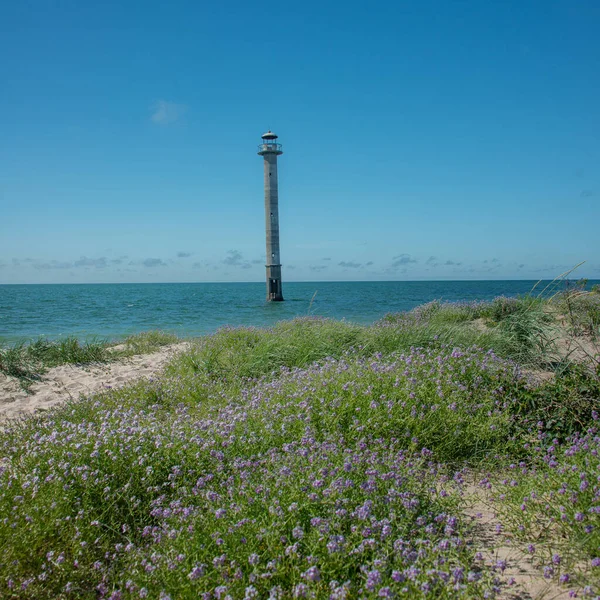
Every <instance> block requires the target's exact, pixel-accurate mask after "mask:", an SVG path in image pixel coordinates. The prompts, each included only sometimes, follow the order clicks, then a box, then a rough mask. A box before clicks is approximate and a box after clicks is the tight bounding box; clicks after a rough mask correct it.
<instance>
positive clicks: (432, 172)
mask: <svg viewBox="0 0 600 600" xmlns="http://www.w3.org/2000/svg"><path fill="white" fill-rule="evenodd" d="M599 30H600V3H599V2H597V0H589V1H586V0H516V1H513V0H503V1H502V2H498V1H496V0H419V1H418V2H417V1H415V0H411V1H404V0H394V1H389V2H388V1H386V0H383V1H379V2H356V1H353V0H345V1H344V2H341V1H327V0H319V1H318V2H317V1H313V0H304V1H303V2H293V3H292V2H261V3H258V2H247V1H241V0H240V1H230V0H222V1H219V2H198V1H197V0H196V1H194V2H184V1H179V0H173V1H171V2H168V3H167V2H164V1H163V2H155V1H153V0H145V1H144V2H133V1H128V0H119V1H117V2H113V1H111V0H108V1H103V2H81V1H79V0H77V1H74V0H52V1H45V0H23V1H20V2H15V1H14V0H13V1H12V2H9V1H7V0H5V1H4V2H2V3H1V4H0V53H1V56H2V57H3V58H2V60H1V61H0V283H93V282H98V283H102V282H171V281H172V282H178V281H181V282H184V281H262V280H263V279H264V275H265V267H264V265H265V232H264V195H263V165H262V157H260V156H258V155H257V154H256V151H257V144H258V143H259V142H260V141H261V140H260V136H261V134H262V133H263V132H264V131H266V130H267V129H272V130H273V131H274V132H276V133H277V134H278V135H279V140H278V141H279V142H281V143H282V144H283V151H284V153H283V155H282V156H280V157H279V211H280V230H281V258H282V264H283V280H284V282H285V281H337V280H348V281H351V280H360V281H368V280H420V279H421V280H422V279H425V280H427V279H441V280H443V279H454V280H459V279H540V278H544V279H548V278H553V277H555V276H558V275H560V274H561V273H563V272H565V271H567V270H569V269H570V268H572V267H574V266H575V265H577V264H579V263H581V262H583V261H585V262H584V264H582V265H581V266H580V267H578V268H577V270H576V271H575V273H574V276H577V277H589V278H600V118H599V117H600V76H599V75H600V35H598V31H599Z"/></svg>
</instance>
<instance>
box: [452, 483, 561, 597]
mask: <svg viewBox="0 0 600 600" xmlns="http://www.w3.org/2000/svg"><path fill="white" fill-rule="evenodd" d="M463 498H464V501H465V504H466V507H465V508H464V509H463V514H464V515H466V516H467V517H468V518H470V519H472V522H473V539H472V543H473V546H474V548H475V549H476V550H477V551H479V552H481V553H482V555H483V560H484V562H485V564H486V565H487V566H489V567H496V569H497V573H498V575H499V577H500V580H501V592H500V594H499V595H498V596H497V597H496V598H497V600H566V599H567V598H569V589H568V588H566V587H563V586H560V585H558V584H557V583H556V581H552V580H548V579H545V578H544V576H543V574H542V572H541V571H540V569H538V568H537V567H536V566H535V565H534V564H533V561H532V559H531V556H530V555H529V554H526V553H525V552H524V551H523V550H521V549H520V548H519V544H517V543H516V542H515V541H514V540H513V538H512V536H511V535H510V534H509V533H506V532H504V531H502V530H500V531H498V530H497V529H496V527H497V526H498V525H500V521H499V520H498V518H497V516H496V513H495V512H494V510H493V508H492V504H493V503H492V501H491V499H490V497H489V492H487V491H486V490H483V489H481V488H480V487H478V486H475V485H469V486H467V488H466V489H465V491H464V496H463ZM499 565H502V566H503V570H502V568H500V567H499Z"/></svg>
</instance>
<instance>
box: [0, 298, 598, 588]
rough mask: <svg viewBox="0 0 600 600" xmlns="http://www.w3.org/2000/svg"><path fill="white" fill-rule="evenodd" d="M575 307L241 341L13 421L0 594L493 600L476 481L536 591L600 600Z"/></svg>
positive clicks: (425, 312)
mask: <svg viewBox="0 0 600 600" xmlns="http://www.w3.org/2000/svg"><path fill="white" fill-rule="evenodd" d="M561 302H563V300H562V299H559V298H556V297H555V298H552V299H546V300H540V299H537V298H520V299H506V298H501V299H497V300H496V301H494V302H492V303H469V304H453V305H450V304H444V303H440V302H437V303H429V304H427V305H424V306H422V307H419V308H417V309H415V310H414V311H411V312H409V313H402V314H397V315H388V316H386V317H385V318H383V319H381V320H380V321H379V322H377V323H375V324H374V325H372V326H369V327H366V326H360V325H355V324H351V323H346V322H339V321H333V320H328V319H320V318H313V317H304V318H300V319H295V320H292V321H289V322H283V323H279V324H277V325H275V326H274V327H271V328H267V329H257V328H224V329H222V330H220V331H218V332H217V333H215V334H213V335H210V336H207V337H206V338H202V339H201V340H197V341H195V342H194V343H193V344H192V345H191V347H190V348H189V349H187V350H186V351H185V352H183V353H182V354H180V355H179V356H178V357H176V358H175V359H174V360H173V361H172V362H171V364H170V365H168V367H167V368H166V370H165V372H164V374H163V375H162V376H161V377H160V378H158V379H155V380H147V381H141V382H138V383H136V384H134V385H130V386H126V387H124V388H122V389H118V390H111V391H107V392H106V393H103V394H101V395H98V396H94V397H90V398H84V399H80V400H78V401H69V402H67V403H66V404H64V405H63V406H60V407H58V408H54V409H52V410H50V411H48V412H47V413H45V414H43V415H34V416H30V417H27V418H23V419H22V420H19V421H16V422H14V423H11V424H9V425H7V426H6V427H5V430H4V431H3V432H2V433H0V447H1V448H2V456H3V459H2V462H1V463H0V550H1V552H0V596H1V597H6V598H59V597H60V598H110V599H112V600H117V599H119V598H157V599H161V600H167V599H168V598H170V599H171V600H174V599H176V598H177V599H179V598H183V599H185V598H198V597H200V598H207V599H208V598H211V599H213V598H220V599H225V598H236V599H237V598H244V599H245V598H391V597H406V598H456V597H462V598H468V599H471V598H473V599H474V598H486V597H494V595H496V594H497V593H498V592H499V589H500V588H499V587H498V586H499V579H498V578H499V577H500V575H501V574H502V572H503V570H504V568H505V565H504V564H501V562H499V563H498V564H490V563H489V562H486V561H485V560H484V559H483V558H482V555H481V553H480V552H479V550H480V548H479V547H478V541H477V537H476V534H475V532H474V530H473V527H472V524H471V518H470V517H468V516H467V515H466V514H465V513H464V505H465V502H466V497H467V488H468V486H467V483H468V481H470V480H472V479H473V477H474V474H475V476H477V477H479V478H480V480H481V486H482V489H485V490H488V491H489V493H490V494H492V496H493V500H494V509H495V511H496V512H497V513H498V514H499V515H500V516H501V521H502V527H504V528H506V530H507V531H510V532H511V536H512V538H513V539H515V540H518V543H519V544H520V545H521V547H522V548H523V549H524V550H525V551H526V552H529V553H531V555H532V556H533V557H534V561H535V563H536V565H538V566H539V569H540V577H541V578H544V577H545V578H546V579H545V580H546V581H548V582H554V584H555V585H557V586H558V585H562V586H563V587H564V589H571V590H572V591H573V593H577V594H578V595H580V596H581V595H583V596H585V595H586V594H588V595H594V594H596V593H598V590H599V588H598V586H599V585H600V551H599V549H598V548H599V547H598V543H599V542H598V532H599V529H598V527H599V523H598V511H599V510H600V508H599V506H598V505H599V504H600V492H599V488H598V483H597V481H596V479H597V476H598V468H599V466H600V465H599V463H598V460H599V459H598V451H599V450H600V448H598V444H599V443H600V442H599V439H600V438H599V437H598V429H597V420H598V412H599V411H598V404H599V403H600V371H599V370H597V368H596V366H595V363H594V362H593V361H592V362H590V363H583V364H577V363H574V362H573V361H572V360H571V359H572V356H570V355H569V356H566V357H564V356H563V357H561V356H560V354H559V352H558V350H559V348H558V344H557V337H558V336H560V335H564V327H563V329H561V323H562V322H563V321H562V319H563V316H564V305H563V304H561ZM581 310H582V311H584V312H585V311H588V310H591V312H592V314H593V308H592V309H588V308H587V305H586V307H584V308H581ZM573 335H575V333H574V332H573ZM577 335H579V336H581V335H584V333H583V332H577ZM173 341H174V340H173V338H172V337H170V336H169V335H164V334H160V333H151V334H146V335H142V336H136V337H135V338H131V339H130V341H129V342H127V341H125V342H124V344H123V345H122V346H120V347H118V348H117V350H115V351H113V354H116V355H119V353H120V352H123V353H125V354H126V353H127V352H134V351H135V352H139V351H142V350H144V351H145V350H148V349H154V348H157V347H158V346H160V345H161V344H167V343H172V342H173ZM102 348H103V351H104V352H107V353H109V352H110V351H109V350H107V347H106V346H102ZM15 352H17V351H16V350H15ZM18 352H19V353H21V354H18V353H17V355H16V358H15V359H14V365H15V368H18V367H19V365H22V364H23V353H25V352H28V351H27V350H26V349H24V348H23V347H21V348H20V349H19V350H18ZM32 352H33V351H32ZM64 355H65V356H73V357H74V356H76V354H75V353H73V354H69V353H68V352H66V351H65V354H64ZM56 360H62V359H60V358H57V359H56ZM106 360H112V358H107V359H106ZM19 361H21V362H19ZM525 368H526V369H546V370H548V369H552V370H551V371H547V374H548V375H549V378H548V380H547V381H544V382H542V383H539V382H538V383H535V382H534V381H532V379H531V377H530V376H529V373H528V372H524V369H525ZM549 506H550V507H551V509H549V508H548V507H549ZM523 507H524V508H523Z"/></svg>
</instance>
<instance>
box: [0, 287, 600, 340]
mask: <svg viewBox="0 0 600 600" xmlns="http://www.w3.org/2000/svg"><path fill="white" fill-rule="evenodd" d="M598 283H600V281H589V282H588V287H591V286H592V285H594V284H598ZM569 284H570V285H572V282H561V283H560V284H557V283H556V282H554V283H552V282H550V281H546V282H544V281H542V282H538V281H380V282H302V283H286V282H284V287H283V292H284V297H285V301H284V302H266V301H265V284H264V283H262V282H261V283H140V284H137V283H136V284H123V283H121V284H64V285H62V284H56V285H0V343H2V344H12V343H16V342H21V341H23V342H27V341H31V340H35V339H37V338H39V337H45V338H48V339H50V340H56V339H59V338H63V337H68V336H75V337H77V338H79V339H80V340H89V339H102V340H110V341H113V340H114V341H118V340H120V339H123V338H124V337H126V336H128V335H132V334H136V333H140V332H142V331H148V330H154V329H159V330H162V331H167V332H172V333H175V334H176V335H178V336H180V337H182V338H185V337H197V336H200V335H203V334H207V333H211V332H214V331H216V330H217V329H219V328H220V327H224V326H242V325H243V326H256V327H265V326H269V325H272V324H274V323H276V322H277V321H281V320H285V319H292V318H294V317H302V316H320V317H330V318H334V319H344V320H346V321H350V322H355V323H363V324H368V323H373V322H375V321H377V320H378V319H380V318H381V317H383V316H384V315H386V314H387V313H396V312H401V311H408V310H411V309H412V308H414V307H415V306H418V305H419V304H423V303H425V302H430V301H432V300H440V301H445V302H457V301H465V302H471V301H481V300H493V299H494V298H496V297H497V296H518V295H522V294H528V293H533V294H536V295H537V294H539V293H541V292H542V291H543V290H544V289H545V288H547V286H549V287H548V288H547V290H546V292H545V293H546V294H548V293H553V292H556V291H557V290H558V289H563V288H564V287H565V286H566V285H569Z"/></svg>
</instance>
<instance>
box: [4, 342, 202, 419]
mask: <svg viewBox="0 0 600 600" xmlns="http://www.w3.org/2000/svg"><path fill="white" fill-rule="evenodd" d="M189 346H190V344H189V343H188V342H181V343H179V344H172V345H170V346H165V347H164V348H161V349H160V350H159V351H158V352H153V353H152V354H142V355H139V356H132V357H129V358H125V359H123V360H119V361H117V362H113V363H104V364H96V365H85V366H75V365H61V366H59V367H54V368H53V369H49V370H48V371H47V372H46V373H44V375H43V376H42V379H41V380H40V381H36V382H35V383H34V384H33V385H32V386H31V389H30V391H29V393H27V392H25V391H24V390H23V389H21V387H20V385H19V382H18V380H17V379H15V378H14V377H7V376H6V375H4V374H2V373H0V421H6V420H7V419H13V418H16V417H20V416H23V415H25V414H32V413H34V412H36V411H40V410H47V409H49V408H51V407H52V406H56V405H57V404H60V403H61V402H64V401H65V400H68V399H71V398H75V399H76V398H79V397H80V396H82V395H83V396H89V395H91V394H95V393H98V392H102V391H105V390H106V389H109V388H115V387H122V386H124V385H126V384H128V383H131V382H132V381H135V380H137V379H141V378H148V377H154V376H155V375H157V374H158V373H159V372H160V371H161V370H162V369H163V367H164V366H165V365H166V364H167V363H168V362H169V361H170V360H171V359H172V358H173V356H175V355H176V354H178V353H179V352H182V351H183V350H186V349H187V348H189Z"/></svg>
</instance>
